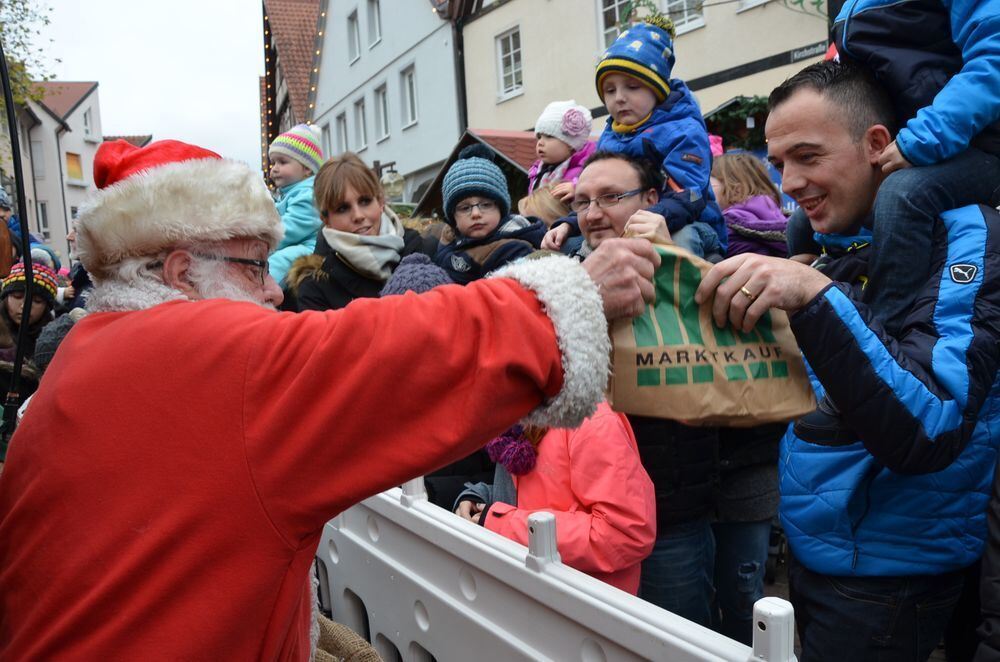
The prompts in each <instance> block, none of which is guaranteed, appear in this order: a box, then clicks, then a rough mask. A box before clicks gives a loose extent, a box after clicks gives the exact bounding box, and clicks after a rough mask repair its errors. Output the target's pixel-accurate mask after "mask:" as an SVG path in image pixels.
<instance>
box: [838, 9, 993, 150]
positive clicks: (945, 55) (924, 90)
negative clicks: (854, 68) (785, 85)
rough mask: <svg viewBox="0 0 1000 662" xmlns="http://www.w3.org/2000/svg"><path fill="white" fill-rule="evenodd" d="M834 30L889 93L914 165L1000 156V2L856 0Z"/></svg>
mask: <svg viewBox="0 0 1000 662" xmlns="http://www.w3.org/2000/svg"><path fill="white" fill-rule="evenodd" d="M833 35H834V40H835V43H836V44H837V50H838V51H839V52H840V55H841V57H842V58H844V59H848V60H855V61H858V62H862V63H864V64H866V65H868V66H869V67H870V68H871V69H872V70H873V71H874V72H875V76H876V77H877V78H878V80H879V82H880V83H881V84H882V85H884V86H885V87H886V89H887V90H888V92H889V95H890V97H891V98H892V101H893V103H894V104H895V107H896V116H897V121H898V122H899V126H900V127H902V128H901V129H900V131H899V134H898V135H897V137H896V145H897V146H898V147H899V150H900V152H902V154H903V156H905V157H906V159H907V160H908V161H909V162H910V163H913V164H914V165H930V164H933V163H939V162H941V161H944V160H946V159H949V158H951V157H953V156H955V155H957V154H959V153H960V152H962V151H964V150H965V149H966V148H967V147H968V146H969V145H970V144H972V145H974V146H976V147H979V148H980V149H982V150H984V151H987V152H990V153H993V154H998V153H1000V124H998V121H1000V0H849V1H848V2H847V3H846V4H845V5H844V6H843V8H842V9H841V10H840V14H839V15H838V16H837V20H836V22H835V23H834V26H833ZM918 111H919V112H918ZM904 125H905V126H904Z"/></svg>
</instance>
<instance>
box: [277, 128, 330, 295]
mask: <svg viewBox="0 0 1000 662" xmlns="http://www.w3.org/2000/svg"><path fill="white" fill-rule="evenodd" d="M320 139H321V137H320V134H319V129H317V128H316V127H314V126H312V125H310V124H299V125H297V126H294V127H292V128H291V129H289V130H288V131H286V132H285V133H282V134H281V135H280V136H278V137H277V138H275V139H274V142H272V143H271V146H270V147H269V148H268V150H267V155H268V158H269V159H270V160H271V170H270V176H271V181H272V182H274V185H275V186H277V187H278V200H277V202H276V203H275V206H276V207H277V208H278V214H279V215H280V216H281V224H282V225H283V226H284V227H285V236H284V237H282V239H281V243H280V244H278V247H277V249H275V251H274V253H272V254H271V257H269V258H268V260H267V262H268V268H269V269H270V271H271V275H272V276H274V280H275V281H277V283H278V285H280V286H281V287H282V289H284V288H285V286H286V283H285V276H286V275H287V274H288V269H289V267H291V266H292V262H294V261H295V259H296V258H298V257H301V256H303V255H309V254H311V253H312V252H313V250H315V248H316V233H317V232H319V229H320V228H321V227H323V221H322V220H321V219H320V217H319V212H318V211H316V206H315V204H314V202H313V182H314V180H315V179H316V173H317V172H319V168H320V166H321V165H323V151H322V149H321V148H320V144H321V142H320Z"/></svg>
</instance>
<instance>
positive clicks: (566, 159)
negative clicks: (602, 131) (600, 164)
mask: <svg viewBox="0 0 1000 662" xmlns="http://www.w3.org/2000/svg"><path fill="white" fill-rule="evenodd" d="M590 123H591V117H590V111H589V110H587V107H586V106H581V105H580V104H578V103H577V102H576V101H574V100H572V99H570V100H569V101H553V102H552V103H550V104H549V105H548V106H546V107H545V110H543V111H542V114H541V115H539V117H538V121H537V122H535V138H536V143H535V155H536V156H537V157H538V160H537V161H535V162H534V163H533V164H532V165H531V168H530V169H529V170H528V193H529V194H531V193H532V192H533V191H535V190H536V189H539V188H542V187H543V186H549V187H551V188H552V194H553V195H554V196H556V197H557V198H559V199H560V200H563V201H564V202H568V201H569V200H571V199H572V198H573V191H574V190H575V189H576V179H577V177H579V176H580V173H581V172H582V171H583V164H584V162H585V161H586V160H587V157H589V156H590V155H591V154H593V153H594V149H595V147H596V145H595V143H594V141H593V140H591V139H590Z"/></svg>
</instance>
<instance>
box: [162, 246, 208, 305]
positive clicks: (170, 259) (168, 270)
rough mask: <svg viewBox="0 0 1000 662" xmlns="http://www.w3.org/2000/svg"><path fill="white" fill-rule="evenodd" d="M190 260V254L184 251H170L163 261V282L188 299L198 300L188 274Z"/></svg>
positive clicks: (196, 291) (198, 295)
mask: <svg viewBox="0 0 1000 662" xmlns="http://www.w3.org/2000/svg"><path fill="white" fill-rule="evenodd" d="M191 259H192V258H191V253H189V252H187V251H185V250H176V251H172V252H171V253H170V255H168V256H167V257H166V258H164V260H163V282H164V283H165V284H166V285H167V287H172V288H173V289H175V290H178V291H179V292H181V294H183V295H184V296H186V297H187V298H189V299H200V298H201V295H200V294H198V290H197V289H196V288H195V286H194V283H192V282H191V276H190V274H189V271H190V269H191Z"/></svg>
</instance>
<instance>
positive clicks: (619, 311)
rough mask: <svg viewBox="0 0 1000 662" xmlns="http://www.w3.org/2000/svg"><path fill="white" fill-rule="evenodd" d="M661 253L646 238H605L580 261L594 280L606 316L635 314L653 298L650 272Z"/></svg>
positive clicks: (656, 265) (653, 269)
mask: <svg viewBox="0 0 1000 662" xmlns="http://www.w3.org/2000/svg"><path fill="white" fill-rule="evenodd" d="M658 266H660V256H659V254H658V253H657V252H656V251H655V250H653V245H652V244H650V243H649V242H648V241H646V240H645V239H608V240H606V241H604V242H601V245H600V246H598V248H597V249H596V250H595V251H594V252H593V253H591V254H590V255H589V256H588V257H587V259H586V260H584V261H583V268H584V269H586V270H587V274H588V275H589V276H590V278H591V279H592V280H593V281H594V282H595V283H597V290H598V292H599V293H600V295H601V300H602V302H603V303H604V315H605V317H607V318H608V319H609V320H614V319H618V318H621V317H636V316H638V315H641V314H642V312H643V311H644V310H645V309H646V304H647V303H652V302H653V300H654V298H655V291H654V289H653V274H654V273H655V272H656V267H658Z"/></svg>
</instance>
